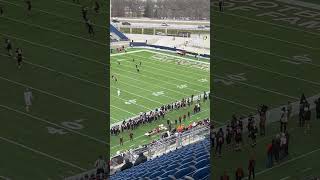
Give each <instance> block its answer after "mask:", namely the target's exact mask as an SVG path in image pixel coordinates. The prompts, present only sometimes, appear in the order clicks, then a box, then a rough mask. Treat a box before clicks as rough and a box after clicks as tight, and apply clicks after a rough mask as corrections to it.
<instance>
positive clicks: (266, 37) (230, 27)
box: [215, 24, 320, 50]
mask: <svg viewBox="0 0 320 180" xmlns="http://www.w3.org/2000/svg"><path fill="white" fill-rule="evenodd" d="M215 26H217V27H221V28H224V29H231V30H233V31H238V32H243V33H246V34H250V35H251V36H257V37H262V38H265V39H271V40H275V41H279V42H284V43H287V44H291V45H295V46H299V47H303V48H307V49H314V50H318V49H320V48H316V47H311V46H308V45H305V44H302V43H295V42H291V41H287V40H283V39H279V38H275V37H271V36H268V35H264V34H259V33H254V32H251V31H247V30H243V29H241V30H240V29H237V28H234V27H232V26H224V25H217V24H215ZM217 31H219V29H218V30H216V32H217Z"/></svg>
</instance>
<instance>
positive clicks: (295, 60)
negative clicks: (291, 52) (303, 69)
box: [281, 54, 312, 65]
mask: <svg viewBox="0 0 320 180" xmlns="http://www.w3.org/2000/svg"><path fill="white" fill-rule="evenodd" d="M308 56H309V55H308V54H304V55H296V56H292V59H291V60H286V59H282V60H281V62H287V63H290V64H294V65H300V64H303V63H309V62H312V59H311V58H310V57H308Z"/></svg>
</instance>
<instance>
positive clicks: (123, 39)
mask: <svg viewBox="0 0 320 180" xmlns="http://www.w3.org/2000/svg"><path fill="white" fill-rule="evenodd" d="M110 32H112V33H114V34H116V35H117V36H118V37H119V39H120V40H121V41H129V38H128V37H127V36H126V35H124V34H123V33H122V32H120V31H119V30H118V29H117V28H116V27H114V26H113V25H112V24H110Z"/></svg>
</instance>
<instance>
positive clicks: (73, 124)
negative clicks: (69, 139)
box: [47, 119, 84, 135]
mask: <svg viewBox="0 0 320 180" xmlns="http://www.w3.org/2000/svg"><path fill="white" fill-rule="evenodd" d="M83 120H84V119H79V120H74V121H63V122H61V125H62V126H64V127H66V128H69V129H73V130H81V129H83V128H84V126H83V125H82V124H81V122H82V121H83ZM47 130H48V133H49V134H58V135H64V134H67V133H68V132H66V131H65V130H64V129H59V128H54V127H51V126H47Z"/></svg>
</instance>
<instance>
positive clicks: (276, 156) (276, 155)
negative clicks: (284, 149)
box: [272, 134, 280, 163]
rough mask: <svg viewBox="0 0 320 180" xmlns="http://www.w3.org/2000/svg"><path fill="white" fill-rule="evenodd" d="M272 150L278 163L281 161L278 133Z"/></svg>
mask: <svg viewBox="0 0 320 180" xmlns="http://www.w3.org/2000/svg"><path fill="white" fill-rule="evenodd" d="M272 151H273V153H272V154H273V156H274V160H275V162H276V163H278V162H279V153H280V135H279V134H277V135H276V138H275V139H274V144H272Z"/></svg>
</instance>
